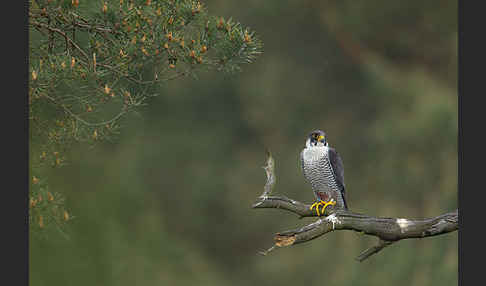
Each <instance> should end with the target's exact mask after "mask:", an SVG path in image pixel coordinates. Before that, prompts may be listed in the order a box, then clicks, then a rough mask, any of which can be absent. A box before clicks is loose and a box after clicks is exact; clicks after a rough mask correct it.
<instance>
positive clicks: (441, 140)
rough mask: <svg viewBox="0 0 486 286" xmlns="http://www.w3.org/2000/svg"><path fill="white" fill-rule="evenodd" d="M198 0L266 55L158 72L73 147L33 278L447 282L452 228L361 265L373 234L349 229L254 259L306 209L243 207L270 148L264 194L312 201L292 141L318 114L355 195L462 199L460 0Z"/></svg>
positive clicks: (453, 279) (38, 281)
mask: <svg viewBox="0 0 486 286" xmlns="http://www.w3.org/2000/svg"><path fill="white" fill-rule="evenodd" d="M93 2H94V1H93ZM204 3H205V4H206V5H207V6H208V9H209V12H210V13H211V14H214V15H221V16H224V17H225V18H228V17H230V16H232V17H233V18H234V19H235V20H237V21H240V22H242V23H243V24H244V25H247V26H250V27H251V28H252V29H254V30H255V31H257V33H258V34H259V36H260V38H261V39H262V40H263V42H264V50H265V52H264V54H263V55H262V56H261V57H260V58H259V59H258V60H257V61H256V62H255V63H254V64H252V65H248V66H245V67H244V70H243V72H242V73H239V74H236V75H231V76H228V75H227V76H223V75H222V74H219V73H216V72H209V73H205V74H201V76H200V79H199V80H197V81H195V80H192V79H182V80H179V81H173V82H170V83H168V84H167V85H166V86H164V87H162V88H161V89H160V95H159V96H158V97H157V98H154V99H153V100H151V101H150V104H149V105H148V106H147V107H145V108H143V109H142V110H140V113H139V115H138V116H131V117H130V118H127V120H126V121H125V123H124V127H123V129H122V134H121V135H120V137H119V138H118V139H117V140H116V141H114V142H111V143H110V142H106V143H104V144H101V145H98V146H96V147H95V148H90V147H89V146H80V147H79V148H75V149H74V150H72V152H71V154H70V158H71V160H70V165H69V166H66V167H64V168H61V169H59V170H56V171H55V172H54V171H53V172H52V174H51V175H50V176H49V181H50V185H51V186H50V187H51V189H56V190H59V191H60V192H62V193H63V194H64V195H65V196H66V199H67V201H66V204H67V206H68V207H69V208H70V209H71V210H72V213H73V216H74V217H75V219H74V220H73V221H72V223H71V225H70V226H69V229H68V235H69V238H68V239H66V238H64V237H63V236H61V235H59V236H56V235H50V237H49V239H43V240H39V239H34V238H31V241H30V256H29V259H30V281H31V285H189V284H195V283H196V284H198V285H228V284H233V285H248V284H250V283H253V284H256V285H276V284H279V285H295V284H298V285H302V284H306V285H323V284H328V285H390V284H393V285H397V286H398V285H457V268H458V263H457V260H458V255H457V251H458V248H457V244H458V240H457V232H454V233H451V234H447V235H443V236H438V237H434V238H427V239H415V240H405V241H401V242H399V243H397V244H395V245H393V246H391V247H389V248H387V249H385V250H383V251H382V252H381V253H379V254H378V255H376V256H373V257H371V258H370V259H369V260H367V261H365V262H363V263H358V262H356V261H355V260H354V257H355V256H356V255H358V254H359V253H360V252H361V251H362V250H364V249H365V248H367V247H369V246H371V245H373V244H374V243H375V238H373V237H368V236H361V235H359V234H357V233H354V232H347V231H340V232H333V233H330V234H328V235H326V236H324V237H321V238H319V239H317V240H314V241H312V242H309V243H306V244H301V245H297V246H294V247H291V248H284V249H279V250H276V251H274V252H272V253H270V254H269V255H268V256H266V257H263V256H260V255H258V254H257V253H258V251H260V250H263V249H265V248H268V247H269V246H270V245H271V244H272V239H271V238H272V236H273V234H274V233H275V232H278V231H281V230H285V229H289V228H294V227H297V226H301V225H304V224H306V223H310V222H311V221H312V219H304V220H298V219H297V217H296V216H295V215H293V214H291V213H287V212H284V211H278V210H252V209H251V208H250V206H251V204H252V203H253V202H254V200H255V199H256V197H257V196H258V195H260V193H261V192H262V188H263V184H264V182H265V175H264V172H263V170H262V169H261V166H262V165H263V164H264V159H265V154H264V150H265V148H269V149H270V150H271V151H272V153H273V154H274V156H275V159H276V164H277V167H276V172H277V180H278V182H277V185H276V189H275V192H276V193H279V194H284V195H286V196H289V197H291V198H293V199H296V200H301V201H305V202H311V201H312V200H313V195H312V192H311V190H310V187H309V186H308V185H307V183H306V182H305V180H304V178H303V175H302V172H301V170H300V165H299V163H300V162H299V153H300V151H301V149H302V148H303V144H304V141H305V137H306V136H307V135H308V133H309V132H310V131H311V130H313V129H316V128H320V129H323V130H325V131H326V132H327V134H328V140H329V142H330V144H331V145H332V146H334V147H335V148H336V149H337V150H338V152H339V153H340V154H341V155H342V157H343V161H344V167H345V182H346V186H347V194H348V197H347V202H348V204H349V207H350V208H351V209H352V210H353V211H356V212H361V213H366V214H369V215H376V216H384V217H410V218H414V217H417V218H420V217H428V216H435V215H438V214H441V213H444V212H447V211H451V210H453V209H455V208H457V133H458V129H457V120H458V118H457V117H458V115H457V102H458V98H457V45H458V37H457V2H456V1H428V2H426V3H422V1H407V2H405V1H383V0H382V1H378V0H374V1H339V2H338V1H277V0H272V1H271V0H268V1H256V0H252V1H204ZM93 5H94V4H93Z"/></svg>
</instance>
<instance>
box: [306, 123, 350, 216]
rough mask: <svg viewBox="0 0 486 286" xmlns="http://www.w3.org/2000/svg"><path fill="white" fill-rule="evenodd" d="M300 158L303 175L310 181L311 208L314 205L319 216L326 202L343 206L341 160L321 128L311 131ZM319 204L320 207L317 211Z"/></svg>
mask: <svg viewBox="0 0 486 286" xmlns="http://www.w3.org/2000/svg"><path fill="white" fill-rule="evenodd" d="M300 159H301V163H302V171H303V172H304V177H305V178H306V180H307V181H308V182H309V183H310V184H311V186H312V190H313V191H314V194H315V196H316V199H317V201H316V202H315V203H314V204H313V205H312V206H311V210H312V209H314V208H315V209H316V212H317V215H318V216H320V215H321V214H324V211H325V209H326V207H327V206H329V205H332V206H335V207H336V208H341V209H347V208H348V206H347V205H346V200H345V198H344V194H345V188H344V169H343V161H342V160H341V156H339V154H338V153H337V152H336V150H335V149H334V148H332V147H330V146H329V143H328V142H327V138H326V133H324V131H321V130H315V131H312V133H311V134H310V135H309V136H308V138H307V140H306V142H305V148H304V150H302V152H301V153H300ZM319 207H322V210H321V212H319Z"/></svg>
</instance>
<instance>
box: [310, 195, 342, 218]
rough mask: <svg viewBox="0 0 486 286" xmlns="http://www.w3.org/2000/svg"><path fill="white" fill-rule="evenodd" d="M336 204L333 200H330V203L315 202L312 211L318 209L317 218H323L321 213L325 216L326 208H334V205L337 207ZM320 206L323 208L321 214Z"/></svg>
mask: <svg viewBox="0 0 486 286" xmlns="http://www.w3.org/2000/svg"><path fill="white" fill-rule="evenodd" d="M335 204H336V202H335V201H334V200H333V199H331V200H330V201H328V202H325V201H319V202H315V203H313V204H312V205H311V207H310V209H311V210H312V209H314V208H316V213H317V216H321V213H322V214H324V211H325V210H326V207H327V206H329V205H331V206H333V205H335ZM319 206H322V210H321V213H319Z"/></svg>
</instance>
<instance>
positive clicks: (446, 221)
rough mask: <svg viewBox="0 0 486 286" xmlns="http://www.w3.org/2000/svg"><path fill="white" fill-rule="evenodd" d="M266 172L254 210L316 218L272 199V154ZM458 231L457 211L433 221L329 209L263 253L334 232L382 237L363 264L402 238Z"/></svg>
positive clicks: (306, 207)
mask: <svg viewBox="0 0 486 286" xmlns="http://www.w3.org/2000/svg"><path fill="white" fill-rule="evenodd" d="M264 169H265V171H266V174H267V182H266V184H265V187H264V192H263V194H262V195H261V196H260V197H259V198H258V200H257V202H255V203H254V204H253V206H252V207H253V208H256V209H259V208H276V209H284V210H287V211H290V212H293V213H295V214H297V215H299V217H300V218H302V217H315V216H317V214H316V213H315V211H312V210H310V204H305V203H302V202H298V201H295V200H292V199H289V198H286V197H280V196H269V193H270V191H269V190H271V189H272V188H273V186H274V184H275V173H274V170H275V161H274V159H273V158H272V156H271V155H270V153H269V152H268V153H267V165H266V166H265V167H264ZM457 229H458V210H457V209H456V210H455V211H452V212H449V213H446V214H443V215H440V216H437V217H433V218H426V219H406V218H379V217H372V216H368V215H363V214H359V213H354V212H352V211H349V210H346V211H344V210H339V209H334V207H328V208H326V211H325V214H324V216H321V217H319V219H318V220H317V221H315V222H313V223H311V224H309V225H306V226H304V227H301V228H299V229H295V230H288V231H284V232H281V233H277V234H276V235H275V237H274V241H275V245H274V246H272V247H271V248H270V249H268V250H267V251H266V252H264V253H265V254H266V253H268V252H270V251H271V250H273V249H275V247H284V246H291V245H294V244H298V243H303V242H308V241H310V240H313V239H315V238H317V237H320V236H322V235H324V234H326V233H328V232H332V231H334V230H353V231H356V232H359V233H363V234H367V235H371V236H375V237H377V238H379V243H378V245H377V246H374V247H371V248H369V249H367V250H365V251H364V252H362V253H361V254H360V255H359V256H358V257H357V258H356V260H358V261H360V262H361V261H364V260H365V259H367V258H368V257H370V256H371V255H373V254H375V253H377V252H379V251H380V250H382V249H383V248H385V247H386V246H389V245H390V244H392V243H394V242H396V241H399V240H401V239H409V238H423V237H429V236H436V235H441V234H445V233H449V232H452V231H456V230H457Z"/></svg>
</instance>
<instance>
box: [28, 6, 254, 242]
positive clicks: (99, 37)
mask: <svg viewBox="0 0 486 286" xmlns="http://www.w3.org/2000/svg"><path fill="white" fill-rule="evenodd" d="M29 37H30V43H29V94H28V97H29V99H28V100H29V128H30V138H29V139H30V156H29V157H30V177H31V180H32V181H31V184H30V192H29V201H30V203H29V209H30V212H29V213H30V216H29V222H30V230H31V231H32V232H34V233H41V234H42V233H46V232H45V230H46V229H51V228H55V229H58V230H60V231H63V228H64V226H65V225H66V223H68V222H69V221H70V220H71V219H72V217H73V216H72V214H71V213H70V211H69V208H68V207H66V204H65V202H64V197H63V195H62V191H55V190H50V189H49V187H48V184H47V178H45V176H43V175H42V173H43V172H42V171H43V169H45V168H48V167H54V168H58V167H62V166H63V165H64V164H65V162H66V161H67V160H69V158H67V150H69V148H70V147H72V146H73V144H74V143H77V142H83V143H84V144H94V143H96V142H100V141H102V140H108V139H110V138H112V137H113V136H114V135H116V134H117V133H118V132H120V121H121V120H122V119H123V118H124V117H125V115H127V114H129V113H130V112H133V111H135V110H137V108H139V107H140V106H142V105H144V104H147V103H148V101H147V99H149V98H150V97H152V96H156V95H157V87H158V86H159V85H161V84H163V83H166V82H167V81H170V80H175V79H179V78H182V77H196V76H197V73H198V72H199V71H204V70H208V69H216V70H218V71H221V72H229V73H233V72H236V71H239V70H240V69H241V66H242V65H243V64H247V63H251V62H253V61H254V60H255V59H256V58H257V56H258V55H259V54H260V53H261V52H262V42H261V41H260V40H259V39H258V38H257V37H256V35H255V32H254V31H252V30H250V29H249V28H246V27H243V26H242V25H241V24H240V23H238V22H236V21H233V20H232V19H224V18H223V17H217V16H211V15H209V14H208V12H207V9H206V7H205V6H204V5H203V4H202V3H201V2H200V1H197V0H159V1H157V0H153V1H151V0H107V1H87V0H31V1H30V2H29ZM67 205H68V203H67Z"/></svg>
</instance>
